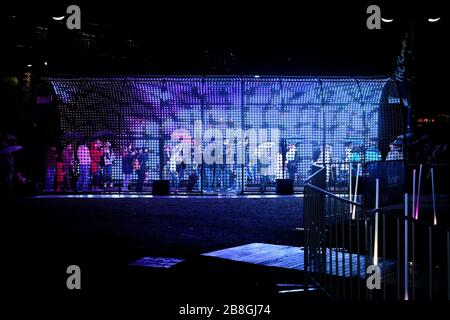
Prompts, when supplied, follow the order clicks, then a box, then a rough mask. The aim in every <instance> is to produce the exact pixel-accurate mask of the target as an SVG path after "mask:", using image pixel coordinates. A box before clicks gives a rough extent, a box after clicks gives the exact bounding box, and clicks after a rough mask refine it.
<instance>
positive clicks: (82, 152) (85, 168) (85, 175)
mask: <svg viewBox="0 0 450 320" xmlns="http://www.w3.org/2000/svg"><path fill="white" fill-rule="evenodd" d="M77 156H78V163H79V164H80V178H79V179H78V184H77V191H82V192H88V187H89V172H90V171H91V154H90V151H89V148H88V146H87V145H86V143H85V142H84V143H82V144H80V145H79V146H78V150H77Z"/></svg>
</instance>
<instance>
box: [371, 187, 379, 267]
mask: <svg viewBox="0 0 450 320" xmlns="http://www.w3.org/2000/svg"><path fill="white" fill-rule="evenodd" d="M379 202H380V180H379V179H376V180H375V210H376V211H375V235H374V240H373V264H374V265H378V208H379Z"/></svg>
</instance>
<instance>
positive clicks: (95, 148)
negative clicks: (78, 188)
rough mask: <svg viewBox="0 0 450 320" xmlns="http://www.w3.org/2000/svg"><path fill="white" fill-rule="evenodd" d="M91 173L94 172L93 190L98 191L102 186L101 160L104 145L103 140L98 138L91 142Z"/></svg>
mask: <svg viewBox="0 0 450 320" xmlns="http://www.w3.org/2000/svg"><path fill="white" fill-rule="evenodd" d="M90 154H91V174H92V179H93V181H92V191H98V190H99V187H100V178H101V166H100V164H101V161H102V157H103V147H102V142H101V141H100V140H99V139H96V140H95V141H94V142H93V143H92V144H91V150H90Z"/></svg>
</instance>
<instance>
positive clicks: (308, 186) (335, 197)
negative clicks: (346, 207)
mask: <svg viewBox="0 0 450 320" xmlns="http://www.w3.org/2000/svg"><path fill="white" fill-rule="evenodd" d="M305 188H311V189H313V190H315V191H318V192H320V193H323V194H324V195H327V196H329V197H332V198H334V199H338V200H340V201H343V202H346V203H348V204H351V205H354V206H357V207H362V205H361V203H358V202H355V201H351V200H348V199H345V198H342V197H339V196H337V195H335V194H334V193H331V192H328V191H326V190H323V189H321V188H319V187H316V186H315V185H312V184H310V183H306V184H305Z"/></svg>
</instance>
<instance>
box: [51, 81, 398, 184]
mask: <svg viewBox="0 0 450 320" xmlns="http://www.w3.org/2000/svg"><path fill="white" fill-rule="evenodd" d="M48 84H49V86H51V88H52V91H53V93H54V97H55V99H53V103H54V105H55V108H56V109H57V110H58V111H59V115H60V121H59V128H58V129H59V130H60V133H61V134H60V137H59V140H58V145H56V146H55V147H56V149H57V154H58V155H59V159H58V161H57V164H56V165H54V164H52V167H51V168H50V170H46V172H49V173H50V175H53V176H56V179H55V180H54V183H52V181H50V180H51V177H49V178H50V179H49V181H50V182H49V183H46V187H45V189H46V190H47V191H62V192H64V191H66V192H72V191H78V192H80V191H81V192H102V191H107V192H111V191H122V192H124V191H147V192H148V191H151V188H152V181H154V180H170V188H171V191H172V192H188V193H191V192H194V193H195V192H208V191H212V192H223V191H236V192H266V191H269V192H270V191H275V186H276V179H280V178H286V177H289V178H292V179H294V186H295V187H296V190H297V191H301V190H302V188H303V185H304V181H305V178H306V177H307V176H309V175H310V170H311V165H312V164H319V165H320V164H321V165H325V164H329V165H327V166H326V168H327V179H328V181H329V183H330V185H335V186H336V187H339V185H340V184H342V182H343V181H344V180H345V179H346V177H345V174H346V173H345V172H346V168H347V167H346V166H345V162H350V161H351V162H362V163H364V162H368V161H370V160H369V159H366V155H368V154H369V149H370V148H375V149H379V151H378V152H379V153H380V154H381V155H383V157H382V158H383V159H384V158H385V157H386V153H387V152H388V151H389V143H390V142H392V141H394V140H395V139H396V137H397V136H398V135H399V134H402V133H403V116H404V115H403V111H402V110H403V109H402V108H401V105H400V103H399V98H398V93H397V90H396V87H395V85H394V82H393V81H391V80H390V79H388V78H383V77H381V78H380V77H369V78H356V77H258V78H255V77H251V76H229V77H225V76H218V77H213V76H204V77H203V76H184V77H182V76H148V77H137V76H136V77H97V78H51V79H48ZM197 124H199V125H198V126H197ZM180 129H183V130H185V131H184V133H183V136H182V135H180V134H179V132H178V133H177V134H175V133H176V132H177V130H180ZM233 130H234V131H236V130H242V131H245V132H246V133H249V132H250V131H251V130H254V133H255V135H253V136H252V135H251V134H249V137H248V139H247V140H245V141H241V142H240V143H241V145H239V141H235V139H234V137H230V136H228V134H229V132H231V131H233ZM212 131H214V132H215V136H214V138H215V140H214V143H215V144H217V143H218V144H220V147H221V148H217V150H216V152H217V153H219V156H220V157H222V153H223V158H226V157H227V152H228V151H230V152H231V151H233V150H231V149H230V146H232V148H234V149H236V150H238V149H239V150H242V151H243V153H244V154H245V156H244V159H243V162H244V164H242V163H238V161H237V160H236V159H234V158H233V157H234V156H231V158H229V159H227V160H226V161H225V162H224V163H218V162H215V163H214V164H206V163H205V162H204V161H203V160H202V158H196V159H194V160H195V161H190V162H189V163H184V164H182V163H177V164H175V163H174V161H172V160H174V159H175V158H177V157H178V156H179V153H178V151H177V146H178V145H179V144H180V141H181V140H183V142H184V143H186V142H188V143H190V144H191V145H192V149H195V147H196V144H197V145H199V146H200V147H201V148H200V149H202V150H203V151H204V152H203V153H205V152H207V151H208V149H207V148H208V146H210V145H211V142H212V140H213V139H211V137H210V135H211V134H210V133H211V132H212ZM275 131H276V132H277V135H278V136H277V137H275V134H273V133H274V132H275ZM217 133H219V134H217ZM174 134H175V135H174ZM242 140H244V139H242ZM266 140H267V141H269V142H270V143H273V144H274V145H279V146H280V148H279V149H277V150H275V151H274V153H275V157H273V160H274V162H276V164H275V165H274V166H271V170H270V172H269V173H267V170H265V169H266V168H265V167H264V166H265V164H263V163H262V161H260V159H259V158H258V157H259V154H260V153H262V152H263V151H261V150H259V151H257V152H259V154H258V155H257V159H256V160H255V158H254V157H253V156H254V155H253V154H250V153H249V151H248V150H247V148H248V145H251V144H252V143H253V142H254V143H256V144H258V146H261V145H263V144H264V143H265V141H266ZM80 146H81V149H83V150H84V152H85V153H91V154H90V161H91V163H90V169H89V171H90V172H88V173H87V172H86V168H84V169H83V170H84V171H83V170H81V168H80V162H81V161H82V160H80V158H83V152H82V151H80ZM83 146H85V147H83ZM283 146H284V149H283ZM274 148H275V149H276V147H274ZM351 149H354V152H353V156H354V157H359V158H358V159H350V158H349V157H350V155H351V154H350V153H351V152H350V150H351ZM105 150H107V153H108V158H106V157H105ZM64 153H65V154H64ZM80 153H81V156H80ZM215 156H217V154H215ZM347 158H348V159H347ZM229 160H231V161H229ZM53 162H54V161H53ZM105 162H106V163H105ZM49 163H52V161H50V162H49ZM86 165H87V164H86ZM58 166H59V167H58ZM43 171H44V170H43ZM55 172H56V175H55V174H54V173H55ZM264 172H266V173H264ZM80 180H87V181H88V183H87V184H86V183H84V187H83V188H82V189H81V190H80V188H79V187H77V184H79V183H78V181H80ZM86 186H87V187H86Z"/></svg>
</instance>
